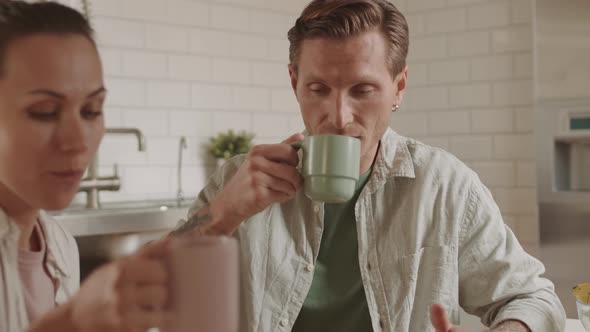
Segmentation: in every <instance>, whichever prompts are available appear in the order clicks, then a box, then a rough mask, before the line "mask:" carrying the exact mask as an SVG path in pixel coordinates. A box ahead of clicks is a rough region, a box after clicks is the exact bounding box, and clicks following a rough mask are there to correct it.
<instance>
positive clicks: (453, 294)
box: [399, 246, 459, 331]
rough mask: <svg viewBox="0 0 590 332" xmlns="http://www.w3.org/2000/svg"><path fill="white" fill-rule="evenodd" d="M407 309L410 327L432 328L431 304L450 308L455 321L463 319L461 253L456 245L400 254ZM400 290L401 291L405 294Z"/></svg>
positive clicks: (409, 329)
mask: <svg viewBox="0 0 590 332" xmlns="http://www.w3.org/2000/svg"><path fill="white" fill-rule="evenodd" d="M399 268H400V271H401V273H402V280H403V282H402V284H403V286H402V287H403V288H402V289H403V290H402V291H401V292H400V293H402V294H403V295H404V296H405V298H404V301H403V306H404V308H403V310H402V311H405V312H406V314H405V315H402V316H405V317H404V319H403V320H404V321H405V322H404V325H405V329H404V330H407V331H431V330H432V326H431V324H430V305H431V304H434V303H438V304H441V305H443V306H444V307H445V308H446V309H447V314H448V315H449V318H450V320H451V321H452V322H454V323H458V322H459V306H458V290H459V287H458V280H459V279H458V271H457V254H456V250H455V248H454V247H451V246H435V247H422V248H420V249H419V250H418V251H416V252H414V253H412V254H409V255H405V256H402V257H400V259H399ZM402 294H400V295H402Z"/></svg>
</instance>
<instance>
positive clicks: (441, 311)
mask: <svg viewBox="0 0 590 332" xmlns="http://www.w3.org/2000/svg"><path fill="white" fill-rule="evenodd" d="M430 321H431V322H432V326H434V330H435V331H436V332H467V330H466V329H464V328H462V327H460V326H455V325H453V324H451V322H450V321H449V318H448V317H447V313H446V312H445V308H443V306H441V305H440V304H433V305H431V306H430Z"/></svg>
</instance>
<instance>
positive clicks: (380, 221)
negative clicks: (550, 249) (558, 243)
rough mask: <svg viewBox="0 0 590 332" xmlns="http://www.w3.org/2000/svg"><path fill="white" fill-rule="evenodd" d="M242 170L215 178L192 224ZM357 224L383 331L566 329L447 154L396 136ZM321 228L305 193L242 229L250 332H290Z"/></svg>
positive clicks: (469, 174) (477, 188) (545, 288)
mask: <svg viewBox="0 0 590 332" xmlns="http://www.w3.org/2000/svg"><path fill="white" fill-rule="evenodd" d="M243 159H244V158H243V156H242V157H236V158H234V159H232V160H230V161H229V162H227V163H226V164H225V165H224V166H223V167H222V168H221V169H219V170H218V171H217V173H216V174H215V175H214V176H213V177H212V178H211V180H210V182H209V183H208V185H207V186H206V187H205V188H204V189H203V191H202V192H201V193H200V195H199V197H198V199H197V201H196V202H195V204H194V206H193V207H192V208H191V212H189V216H190V215H192V214H193V213H194V212H195V211H196V210H198V209H199V208H201V207H202V206H203V205H205V204H207V202H208V201H209V200H211V199H212V198H213V197H214V196H215V194H216V193H217V192H218V191H219V190H220V189H221V188H223V186H224V184H225V183H226V181H228V180H229V179H230V178H231V177H232V176H233V175H234V174H235V172H236V171H237V169H238V167H239V166H240V164H241V163H242V162H243ZM355 215H356V224H357V231H358V245H359V255H358V259H359V263H360V268H361V278H362V281H363V285H364V289H365V294H366V296H367V303H368V306H369V311H370V314H371V321H372V327H373V330H374V331H391V332H401V331H416V332H418V331H419V332H423V331H433V328H432V326H431V324H430V320H429V307H430V305H431V304H433V303H440V304H443V305H444V306H445V307H446V309H447V311H448V313H449V315H450V318H451V320H452V321H453V322H454V323H459V311H460V310H459V309H460V307H462V308H463V309H464V310H465V311H467V312H468V313H471V314H474V315H477V316H479V317H481V320H482V322H483V323H484V324H486V325H494V324H498V323H500V322H502V321H504V320H508V319H517V320H521V321H523V322H525V323H526V324H527V325H528V326H529V327H530V328H531V330H532V331H534V332H545V331H546V332H555V331H562V330H563V329H564V324H565V313H564V310H563V307H562V305H561V303H560V302H559V299H558V298H557V296H556V295H555V293H554V288H553V284H552V283H551V282H550V281H549V280H547V279H545V278H542V277H541V275H542V274H543V273H544V267H543V264H542V263H541V262H539V261H538V260H536V259H535V258H533V257H532V256H530V255H528V254H527V253H526V252H525V251H524V250H523V248H522V247H521V246H520V244H519V243H518V241H517V239H516V237H515V236H514V234H513V233H512V232H511V231H510V229H509V228H508V227H507V226H506V225H505V224H504V222H503V220H502V215H501V213H500V210H499V209H498V207H497V205H496V203H495V202H494V200H493V198H492V195H491V194H490V192H489V191H488V189H486V187H485V186H484V185H483V184H482V183H481V181H480V180H479V178H478V177H477V175H476V174H475V173H474V172H473V171H471V170H470V169H469V168H468V167H467V166H465V165H464V164H463V163H462V162H460V161H459V160H458V159H456V158H455V157H453V156H452V155H450V154H449V153H447V152H445V151H443V150H440V149H437V148H433V147H429V146H426V145H424V144H421V143H419V142H417V141H414V140H412V139H408V138H405V137H402V136H400V135H398V134H396V133H395V132H394V131H392V130H388V131H387V132H386V133H385V134H384V136H383V138H382V140H381V146H380V149H379V153H378V155H377V158H376V160H375V164H374V166H373V172H372V174H371V177H370V179H369V182H368V183H367V185H366V186H365V188H364V189H363V191H362V193H361V194H360V197H359V198H358V201H357V203H356V206H355ZM323 218H324V209H323V205H322V204H320V203H314V202H312V201H311V200H309V199H308V198H307V197H306V196H305V195H304V194H302V193H299V194H298V195H297V197H296V198H295V199H293V200H292V201H290V202H288V203H285V204H274V205H272V206H270V207H268V208H267V209H266V210H264V211H263V212H261V213H259V214H257V215H255V216H253V217H251V218H249V219H248V220H246V221H245V222H244V223H242V225H241V226H240V228H239V229H238V231H237V234H236V235H237V236H238V237H239V240H240V247H241V282H242V323H241V329H240V331H244V332H246V331H290V330H291V327H292V326H293V324H294V322H295V319H296V318H297V315H298V314H299V311H300V309H301V307H302V305H303V302H304V301H305V298H306V296H307V293H308V291H309V289H310V286H311V282H312V278H313V268H310V266H311V267H312V266H314V263H315V260H316V257H317V255H318V252H319V246H320V240H321V237H322V229H323V223H324V220H323ZM191 227H192V225H189V224H188V223H186V224H184V225H181V226H180V228H179V231H183V230H186V229H190V228H191Z"/></svg>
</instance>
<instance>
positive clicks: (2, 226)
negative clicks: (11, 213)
mask: <svg viewBox="0 0 590 332" xmlns="http://www.w3.org/2000/svg"><path fill="white" fill-rule="evenodd" d="M19 235H20V229H19V228H18V226H17V225H16V224H15V223H13V222H12V221H11V220H10V218H9V217H8V215H7V214H6V213H5V212H4V210H2V208H0V239H4V238H9V237H10V238H12V239H14V240H15V241H16V245H18V237H19Z"/></svg>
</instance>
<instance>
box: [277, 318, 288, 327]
mask: <svg viewBox="0 0 590 332" xmlns="http://www.w3.org/2000/svg"><path fill="white" fill-rule="evenodd" d="M279 325H281V327H286V326H287V325H289V321H288V320H287V319H286V318H285V319H281V321H280V322H279Z"/></svg>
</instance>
